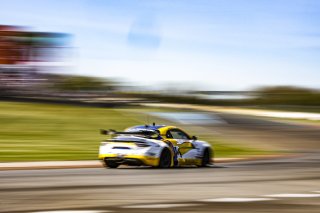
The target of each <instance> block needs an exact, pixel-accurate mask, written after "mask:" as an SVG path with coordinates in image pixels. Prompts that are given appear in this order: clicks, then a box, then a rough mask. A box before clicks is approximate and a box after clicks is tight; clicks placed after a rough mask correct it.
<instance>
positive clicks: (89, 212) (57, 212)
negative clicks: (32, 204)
mask: <svg viewBox="0 0 320 213" xmlns="http://www.w3.org/2000/svg"><path fill="white" fill-rule="evenodd" d="M108 212H112V211H107V210H105V211H97V210H54V211H38V212H33V213H108Z"/></svg>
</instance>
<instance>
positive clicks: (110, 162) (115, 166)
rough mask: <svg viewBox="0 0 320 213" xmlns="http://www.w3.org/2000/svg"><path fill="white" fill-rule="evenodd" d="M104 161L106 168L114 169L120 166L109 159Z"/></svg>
mask: <svg viewBox="0 0 320 213" xmlns="http://www.w3.org/2000/svg"><path fill="white" fill-rule="evenodd" d="M104 163H105V165H106V167H107V168H111V169H115V168H118V167H119V166H120V164H118V163H116V162H114V161H111V160H104Z"/></svg>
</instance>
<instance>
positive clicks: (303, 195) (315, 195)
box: [265, 194, 320, 198]
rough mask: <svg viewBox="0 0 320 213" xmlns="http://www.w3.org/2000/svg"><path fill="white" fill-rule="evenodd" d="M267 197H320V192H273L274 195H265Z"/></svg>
mask: <svg viewBox="0 0 320 213" xmlns="http://www.w3.org/2000/svg"><path fill="white" fill-rule="evenodd" d="M265 196H266V197H282V198H291V197H297V198H303V197H320V194H273V195H265Z"/></svg>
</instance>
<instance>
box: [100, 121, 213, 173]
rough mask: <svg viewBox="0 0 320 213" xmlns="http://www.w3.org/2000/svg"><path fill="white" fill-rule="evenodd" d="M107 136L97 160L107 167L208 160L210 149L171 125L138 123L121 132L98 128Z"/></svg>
mask: <svg viewBox="0 0 320 213" xmlns="http://www.w3.org/2000/svg"><path fill="white" fill-rule="evenodd" d="M100 131H101V134H104V135H111V138H110V139H107V140H105V141H103V142H101V145H100V148H99V159H100V160H101V161H102V162H103V164H104V166H105V167H107V168H117V167H118V166H120V165H129V166H152V167H159V168H169V167H179V166H186V165H195V166H198V167H206V166H208V165H210V164H211V163H212V157H213V148H212V147H211V146H210V144H209V143H207V142H205V141H200V140H198V139H197V137H196V136H192V137H190V136H189V135H188V134H187V133H186V132H185V131H183V130H182V129H180V128H178V127H175V126H166V125H155V123H153V124H152V125H139V126H133V127H130V128H127V129H126V130H125V131H123V132H117V131H115V130H100Z"/></svg>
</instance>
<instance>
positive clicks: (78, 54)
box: [0, 0, 320, 212]
mask: <svg viewBox="0 0 320 213" xmlns="http://www.w3.org/2000/svg"><path fill="white" fill-rule="evenodd" d="M319 59H320V1H317V0H259V1H258V0H257V1H255V0H226V1H222V0H183V1H182V0H152V1H151V0H65V1H56V0H28V1H23V0H0V170H2V169H3V168H4V166H3V165H6V166H7V167H8V164H5V163H8V162H34V161H36V162H37V161H67V160H77V161H80V160H97V155H98V147H99V143H100V141H101V140H103V139H105V137H104V136H101V135H99V129H102V128H103V129H109V128H111V129H116V130H123V129H125V128H127V127H129V126H133V125H140V124H146V123H149V124H150V123H153V122H155V123H157V124H172V125H177V126H179V127H182V128H183V129H185V130H186V131H187V132H188V133H190V134H191V135H196V136H197V137H198V138H199V139H201V140H205V141H208V142H210V143H211V144H212V145H213V147H214V150H215V158H216V159H218V160H220V161H218V162H226V161H228V160H230V159H231V160H237V159H238V160H239V159H242V160H243V159H247V158H250V159H251V160H252V159H260V158H261V156H262V157H268V158H272V159H273V160H274V158H275V157H281V158H283V157H284V158H285V157H288V156H290V157H292V156H299V157H301V156H304V157H305V156H307V157H306V158H304V157H303V158H302V159H300V158H299V159H296V158H295V159H294V160H288V161H281V162H280V161H279V162H278V161H277V160H274V161H272V162H271V163H270V162H269V163H256V162H254V163H252V164H244V165H242V164H241V165H240V166H239V165H238V164H237V163H236V164H232V165H231V166H230V168H229V167H228V166H226V167H224V166H222V167H221V168H226V169H225V170H219V169H218V167H219V165H218V166H217V168H215V169H216V170H214V172H217V173H214V172H212V171H213V170H200V169H199V172H197V171H195V170H177V173H175V172H173V171H172V172H171V171H168V170H165V171H158V170H157V171H155V170H150V171H149V170H141V171H140V170H125V169H124V170H120V171H118V170H117V171H110V170H108V171H104V170H98V169H97V170H94V169H92V170H89V169H88V170H85V169H83V170H61V171H60V170H57V171H49V170H43V171H37V172H35V171H32V170H31V171H21V172H19V171H12V173H10V172H5V171H2V172H0V177H1V178H2V179H0V183H1V184H0V185H1V187H2V188H1V187H0V193H1V194H0V199H1V200H0V205H3V206H2V207H1V206H0V212H1V211H2V212H23V211H27V210H30V211H37V212H39V211H41V210H46V209H48V210H50V209H51V210H54V209H57V208H59V209H75V208H87V207H88V206H89V207H90V206H91V207H94V208H100V209H104V206H113V207H114V206H115V205H120V206H123V205H127V204H134V203H141V202H160V201H161V202H164V201H165V202H180V201H181V200H180V199H183V202H189V203H190V202H191V200H192V199H195V200H199V199H200V198H201V199H204V198H213V197H214V198H220V197H219V196H222V195H224V196H227V197H228V196H229V197H230V196H233V197H237V196H240V197H241V196H251V197H252V196H258V195H261V194H266V193H280V191H281V190H283V192H287V191H286V190H289V191H290V192H292V193H294V192H295V190H296V191H297V192H300V193H303V192H305V191H306V190H309V192H310V190H319V189H317V188H316V185H317V183H319V182H318V180H319V171H318V170H319V165H318V166H316V164H317V163H319V156H320V155H319V148H320V144H319V141H320V131H319V126H320V84H319V79H320V71H319V68H320V60H319ZM276 159H278V158H276ZM10 165H11V164H10ZM12 165H13V164H12ZM30 165H31V164H30ZM237 165H238V166H239V167H237ZM9 167H10V166H9ZM274 170H275V171H274ZM284 171H285V173H282V172H284ZM302 174H303V175H304V176H302ZM107 175H109V176H107ZM158 175H159V176H158ZM106 176H107V178H108V181H103V180H104V178H106ZM119 177H120V178H119ZM34 178H35V179H34ZM263 178H267V180H265V179H263ZM269 178H270V179H269ZM290 178H291V179H290ZM262 179H263V180H262ZM289 179H290V180H289ZM74 180H75V181H74ZM146 180H148V181H150V182H148V181H146ZM172 180H176V181H177V182H175V183H174V184H173V183H172ZM239 180H241V181H242V182H241V181H240V182H238V181H239ZM152 181H154V182H152ZM180 181H181V182H180ZM224 181H225V182H224ZM270 181H274V182H272V184H271V182H270ZM109 183H112V184H113V183H116V186H112V187H113V188H112V187H111V188H110V186H109V185H108V184H109ZM159 183H161V184H163V185H160V186H159V185H157V184H159ZM217 183H219V184H218V185H217ZM99 184H100V185H99ZM117 184H118V185H117ZM123 184H124V185H123ZM126 184H127V185H126ZM144 184H149V185H144ZM175 184H178V185H177V186H176V185H175ZM179 184H180V185H179ZM197 184H199V185H197ZM229 184H231V187H230V185H229ZM93 185H94V186H93ZM168 186H170V187H169V188H165V187H168ZM262 186H263V187H262ZM318 186H319V184H318ZM48 187H49V188H48ZM50 187H51V188H50ZM131 187H132V188H131ZM259 187H262V188H259ZM20 190H21V191H20ZM46 190H48V191H46ZM96 190H98V192H97V193H96ZM99 190H101V191H99ZM168 191H170V192H172V194H170V196H169V197H168V196H167V192H168ZM173 192H174V193H173ZM2 193H3V194H2ZM25 195H28V196H30V198H28V199H26V197H25ZM311 197H312V196H311ZM169 198H170V199H169ZM1 201H2V202H1ZM192 202H193V201H192ZM194 202H195V201H194ZM279 202H280V201H279ZM279 202H278V201H275V203H273V204H272V205H271V204H270V203H267V204H264V203H263V204H261V206H260V205H257V206H255V204H254V205H253V206H237V205H235V204H230V205H229V206H228V205H226V206H225V205H223V204H219V205H217V206H214V207H212V206H209V205H208V206H204V205H203V208H202V207H201V208H200V207H199V208H200V209H197V208H198V207H197V208H190V209H188V208H187V209H180V210H179V209H176V210H177V211H178V210H179V211H180V212H186V211H189V212H195V211H199V212H211V211H212V210H214V209H215V210H217V211H218V212H225V211H226V212H239V211H240V210H239V209H241V210H243V211H253V210H255V211H259V209H260V210H263V212H267V211H268V208H270V212H279V209H281V210H282V211H283V212H285V211H288V212H292V211H291V210H293V211H299V210H301V211H304V212H307V211H305V210H310V212H319V202H318V200H312V201H309V200H308V201H306V200H300V201H299V202H298V203H296V202H295V201H292V200H289V201H287V200H286V201H285V204H283V203H280V204H279ZM281 202H282V201H281ZM283 202H284V201H283ZM198 204H199V203H198ZM198 204H197V205H196V206H199V205H198ZM269 204H270V205H269ZM291 204H292V205H291ZM179 205H180V204H179ZM179 205H178V206H179ZM192 205H193V204H192ZM160 206H161V205H160ZM200 206H202V204H201V205H200ZM271 206H272V207H271ZM114 208H118V207H114ZM160 208H162V207H160ZM118 210H119V209H118ZM118 210H117V211H118ZM140 210H141V209H139V208H138V210H136V211H137V212H141V211H140ZM119 211H120V210H119ZM128 211H129V210H128ZM160 211H161V210H160ZM168 211H169V210H168ZM91 212H93V211H91ZM95 212H98V211H95ZM133 212H134V211H133ZM146 212H147V210H146Z"/></svg>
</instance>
